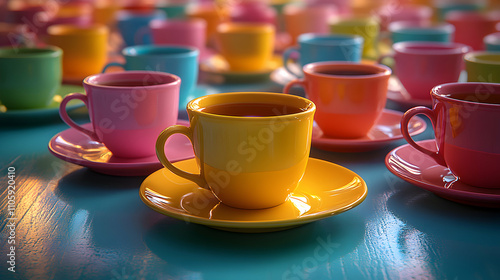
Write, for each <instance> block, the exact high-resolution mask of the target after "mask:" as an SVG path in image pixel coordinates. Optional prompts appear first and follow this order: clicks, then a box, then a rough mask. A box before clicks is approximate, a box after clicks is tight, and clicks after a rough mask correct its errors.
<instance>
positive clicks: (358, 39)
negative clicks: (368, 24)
mask: <svg viewBox="0 0 500 280" xmlns="http://www.w3.org/2000/svg"><path fill="white" fill-rule="evenodd" d="M314 39H338V40H339V45H341V44H346V43H352V44H363V42H364V38H363V37H362V36H360V35H357V34H332V33H330V34H321V33H314V32H308V33H303V34H300V35H299V36H298V37H297V43H298V44H299V45H300V44H312V43H311V41H312V40H314ZM340 40H342V41H340ZM329 43H330V41H328V43H324V44H322V42H315V43H314V44H315V45H331V44H329Z"/></svg>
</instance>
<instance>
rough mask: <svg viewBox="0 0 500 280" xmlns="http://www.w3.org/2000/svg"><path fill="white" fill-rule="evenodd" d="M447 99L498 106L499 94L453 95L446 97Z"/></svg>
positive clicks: (499, 102)
mask: <svg viewBox="0 0 500 280" xmlns="http://www.w3.org/2000/svg"><path fill="white" fill-rule="evenodd" d="M446 96H447V97H449V98H453V99H457V100H464V101H471V102H477V103H485V104H500V94H493V93H453V94H447V95H446Z"/></svg>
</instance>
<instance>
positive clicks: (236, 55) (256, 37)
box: [216, 23, 276, 72]
mask: <svg viewBox="0 0 500 280" xmlns="http://www.w3.org/2000/svg"><path fill="white" fill-rule="evenodd" d="M275 36H276V31H275V27H274V25H271V24H267V23H222V24H220V25H219V26H217V33H216V42H217V49H218V51H219V53H220V54H221V55H222V56H223V57H224V59H225V60H226V61H227V63H228V65H229V69H231V70H232V71H240V72H241V71H246V72H256V71H263V70H265V69H266V68H267V67H268V61H269V60H271V58H272V56H273V52H274V45H275V43H274V39H275Z"/></svg>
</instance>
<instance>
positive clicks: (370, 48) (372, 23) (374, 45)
mask: <svg viewBox="0 0 500 280" xmlns="http://www.w3.org/2000/svg"><path fill="white" fill-rule="evenodd" d="M330 32H331V33H332V34H353V35H359V36H361V37H363V39H364V42H363V54H362V57H363V58H366V59H377V58H378V56H379V49H378V40H379V35H380V20H379V19H378V18H377V17H374V16H364V17H362V16H356V17H339V18H334V19H333V20H331V21H330Z"/></svg>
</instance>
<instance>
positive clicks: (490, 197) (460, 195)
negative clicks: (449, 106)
mask: <svg viewBox="0 0 500 280" xmlns="http://www.w3.org/2000/svg"><path fill="white" fill-rule="evenodd" d="M430 142H435V139H426V140H421V141H416V143H417V144H420V145H421V144H424V143H430ZM402 149H414V148H413V147H412V146H411V145H410V144H404V145H401V146H399V147H396V148H394V149H393V150H391V151H390V152H389V153H387V155H386V156H385V159H384V163H385V166H386V168H387V169H388V170H389V171H390V172H391V173H392V174H394V175H396V176H397V177H399V178H401V179H402V180H404V181H406V182H408V183H410V184H413V185H415V186H417V187H420V188H422V189H424V190H427V191H430V192H432V193H434V194H436V195H438V196H441V197H443V198H446V199H448V200H452V201H456V202H459V203H464V204H472V205H478V204H477V203H473V202H474V200H475V201H477V200H481V201H482V202H484V203H492V202H496V203H500V194H487V193H479V192H474V191H467V190H456V189H449V188H446V187H445V185H444V183H443V184H442V185H437V184H432V183H430V182H425V181H423V180H419V179H418V178H415V177H410V176H408V175H406V174H403V173H400V172H398V171H397V170H396V169H394V168H392V165H391V164H390V159H391V158H394V156H395V155H396V153H397V152H399V151H401V150H402ZM415 151H416V150H415ZM424 159H425V160H426V161H433V162H435V161H434V160H433V159H432V158H430V157H428V156H425V157H424ZM436 165H437V163H436ZM462 184H464V185H466V186H470V185H468V184H465V183H462ZM470 187H471V188H479V187H475V186H470ZM459 199H460V200H459ZM496 207H500V205H498V206H496Z"/></svg>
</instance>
